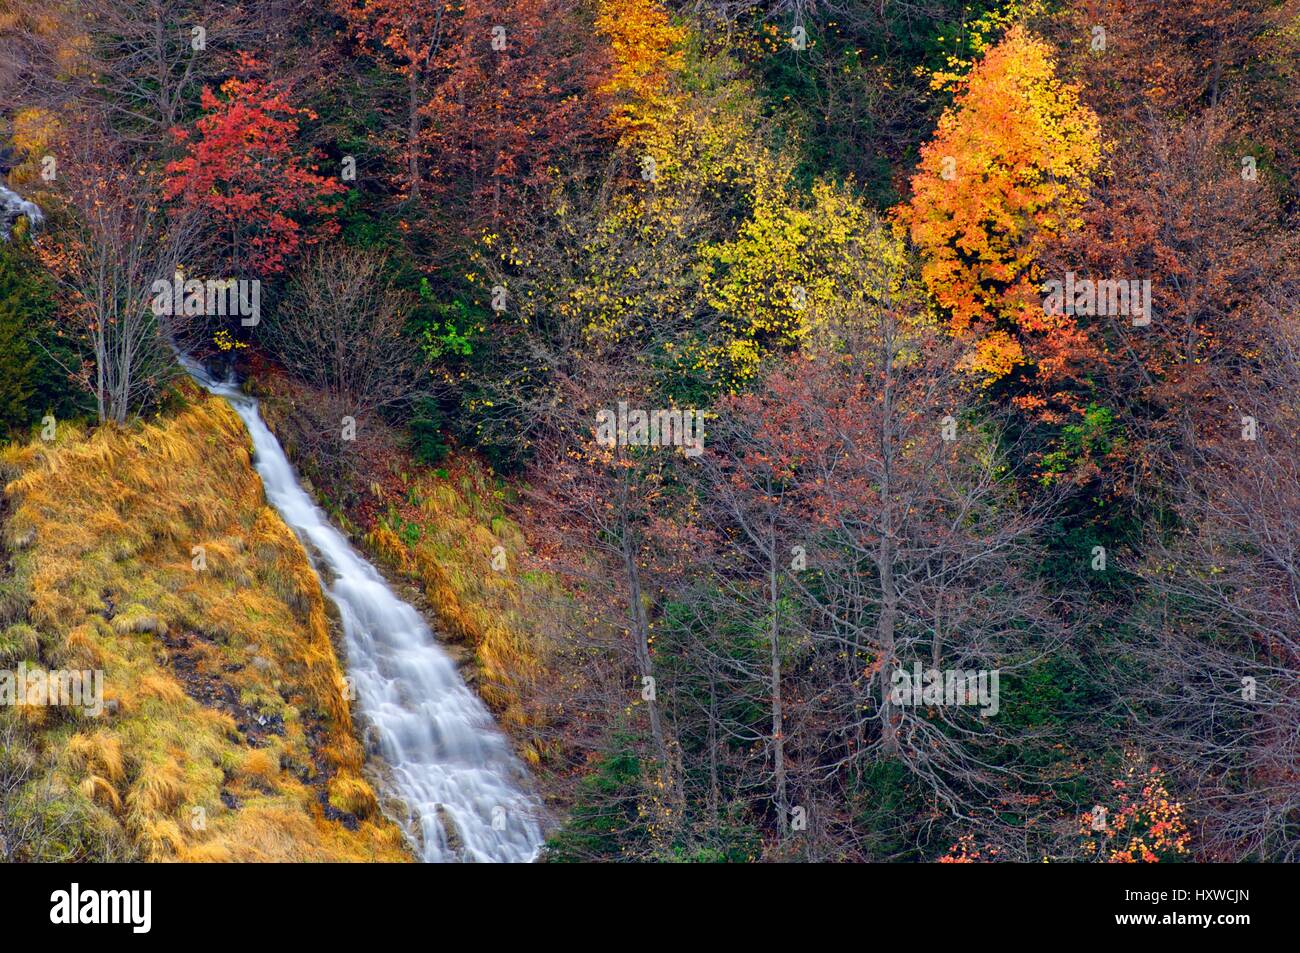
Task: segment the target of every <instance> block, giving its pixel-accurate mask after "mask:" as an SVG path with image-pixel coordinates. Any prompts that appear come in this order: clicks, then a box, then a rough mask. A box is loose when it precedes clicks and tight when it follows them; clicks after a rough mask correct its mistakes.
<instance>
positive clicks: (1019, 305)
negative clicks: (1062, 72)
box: [895, 26, 1101, 383]
mask: <svg viewBox="0 0 1300 953" xmlns="http://www.w3.org/2000/svg"><path fill="white" fill-rule="evenodd" d="M1100 153H1101V141H1100V134H1099V131H1098V122H1097V117H1096V116H1095V115H1094V114H1093V113H1092V111H1091V110H1090V109H1088V107H1087V106H1085V105H1084V104H1082V103H1081V102H1080V100H1079V90H1078V89H1077V87H1075V86H1072V85H1070V84H1067V83H1064V82H1062V81H1061V80H1060V79H1058V78H1057V76H1056V65H1055V60H1054V57H1053V55H1052V50H1051V48H1050V47H1049V46H1048V45H1047V44H1046V43H1044V42H1043V41H1042V40H1040V39H1038V38H1037V37H1035V36H1033V35H1032V34H1030V33H1029V32H1027V31H1026V30H1025V29H1024V28H1023V27H1019V26H1017V27H1013V28H1012V29H1011V30H1010V31H1008V33H1007V34H1006V36H1005V37H1004V38H1003V39H1002V41H1001V42H1000V43H998V44H997V45H996V46H994V47H992V48H990V49H989V50H988V52H987V53H986V54H985V56H984V58H983V59H982V60H981V61H980V62H979V63H977V64H976V65H975V67H974V68H973V69H972V70H971V71H970V73H969V74H968V75H967V76H966V77H965V78H964V79H962V80H960V81H959V82H958V88H957V94H956V100H955V102H954V104H953V106H952V107H951V108H949V109H948V110H947V111H946V112H945V113H944V114H943V116H942V117H941V118H940V120H939V127H938V129H937V131H936V132H935V135H934V138H933V139H932V140H931V141H930V142H929V143H928V144H927V145H926V146H925V147H923V148H922V150H921V161H920V167H919V169H918V171H917V172H916V174H915V175H914V176H913V177H912V198H911V201H910V202H909V203H907V204H905V205H902V206H899V207H898V208H897V209H896V210H895V215H896V219H897V221H898V222H899V223H900V225H901V226H903V227H904V228H905V229H906V230H907V231H908V232H909V233H910V235H911V238H912V241H913V242H914V243H915V245H916V246H917V248H918V250H919V251H920V254H921V258H922V272H921V273H922V277H923V279H924V281H925V284H926V286H927V287H928V288H929V290H930V292H931V294H932V295H933V296H934V299H935V301H936V302H937V303H938V305H939V306H940V308H941V309H942V310H943V312H944V314H945V316H946V317H947V319H948V321H949V326H950V330H951V331H952V332H953V333H954V334H957V335H962V336H967V335H968V336H970V338H971V343H972V348H971V352H970V354H969V355H968V358H967V361H966V367H967V369H969V370H971V371H973V372H975V373H976V374H979V375H981V376H982V378H983V380H984V382H985V383H992V382H993V381H996V380H999V379H1001V378H1003V377H1005V376H1006V375H1007V374H1009V373H1010V372H1011V371H1013V370H1014V369H1015V368H1016V367H1017V366H1018V365H1027V366H1033V367H1036V369H1037V370H1038V372H1039V373H1040V374H1043V375H1046V376H1049V377H1050V376H1052V375H1054V374H1055V373H1058V372H1060V371H1061V370H1062V369H1063V368H1064V367H1065V366H1067V364H1068V362H1069V361H1070V360H1071V359H1072V358H1073V357H1074V356H1076V355H1077V354H1078V352H1079V351H1080V350H1081V349H1086V347H1087V342H1086V340H1085V338H1084V337H1083V335H1082V334H1081V333H1080V331H1079V330H1078V328H1077V327H1076V326H1075V324H1074V322H1073V318H1072V317H1070V316H1068V315H1062V314H1049V313H1046V312H1047V309H1045V308H1044V307H1043V304H1042V300H1043V299H1042V294H1041V291H1040V287H1039V285H1040V282H1041V281H1042V276H1041V275H1040V274H1039V268H1038V261H1039V258H1040V257H1041V255H1042V253H1043V252H1044V251H1045V250H1046V249H1047V248H1048V247H1049V246H1050V245H1051V243H1052V242H1053V241H1055V240H1056V239H1057V237H1058V236H1060V235H1061V234H1063V233H1065V232H1067V231H1068V230H1070V229H1072V228H1074V227H1076V225H1077V220H1078V218H1079V215H1080V211H1081V209H1082V206H1083V203H1084V201H1085V199H1086V197H1087V193H1088V189H1089V186H1090V184H1091V180H1092V176H1093V174H1094V172H1095V171H1096V169H1097V167H1098V165H1099V163H1100Z"/></svg>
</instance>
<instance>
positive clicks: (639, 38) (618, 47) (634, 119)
mask: <svg viewBox="0 0 1300 953" xmlns="http://www.w3.org/2000/svg"><path fill="white" fill-rule="evenodd" d="M596 32H597V33H599V34H601V35H602V36H604V37H605V38H606V39H607V40H608V41H609V46H610V50H611V52H612V53H613V60H614V62H613V69H612V72H611V75H610V77H609V79H608V81H607V82H606V83H605V85H604V86H603V87H602V89H601V91H602V92H603V93H605V94H607V95H608V96H609V97H610V100H611V116H612V119H613V122H614V124H615V126H617V127H618V129H619V131H620V132H621V133H622V135H623V136H624V137H625V138H629V137H634V136H635V135H636V134H637V133H638V132H639V131H640V130H641V129H642V128H643V127H644V126H645V125H646V124H647V123H650V122H653V121H654V117H655V115H656V114H657V113H658V112H660V111H661V110H663V109H664V108H665V107H666V106H667V105H668V97H669V92H668V84H669V80H670V78H671V77H672V75H673V74H674V73H675V72H677V71H678V70H680V69H681V68H682V64H683V56H682V52H681V45H682V43H683V41H684V40H685V38H686V30H685V29H684V28H683V27H680V26H674V25H673V23H672V21H671V20H670V19H669V17H668V13H667V11H666V10H665V9H664V7H663V4H661V3H660V2H659V0H602V2H601V3H600V6H599V9H598V11H597V13H596Z"/></svg>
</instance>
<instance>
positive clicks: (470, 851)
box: [180, 357, 542, 862]
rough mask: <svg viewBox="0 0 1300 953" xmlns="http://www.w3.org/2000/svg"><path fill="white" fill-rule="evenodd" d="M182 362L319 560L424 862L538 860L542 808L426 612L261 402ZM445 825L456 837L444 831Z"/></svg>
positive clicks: (365, 713) (364, 712)
mask: <svg viewBox="0 0 1300 953" xmlns="http://www.w3.org/2000/svg"><path fill="white" fill-rule="evenodd" d="M180 361H181V363H182V365H183V366H184V367H185V369H186V370H187V371H189V373H190V374H191V375H192V376H193V377H194V378H195V380H197V381H198V382H199V383H200V384H202V385H203V386H204V387H205V388H207V390H208V391H210V392H211V393H213V394H216V395H218V396H220V397H224V398H225V399H226V400H227V401H229V402H230V405H231V407H233V408H234V410H235V412H236V413H237V414H239V416H240V418H241V419H242V420H243V421H244V425H245V426H246V427H247V428H248V433H249V436H250V437H251V438H252V440H253V449H254V466H255V467H256V468H257V472H258V473H259V474H260V475H261V477H262V485H263V486H264V487H265V489H266V498H267V500H268V502H270V504H271V505H272V506H273V507H275V509H276V510H277V511H279V513H280V516H281V517H282V518H283V519H284V521H285V522H286V523H287V524H288V525H289V526H290V527H291V528H292V529H293V531H294V532H295V533H297V534H298V537H299V539H301V540H303V541H304V542H305V543H307V544H308V549H309V550H311V551H312V553H313V557H314V559H315V560H316V561H317V569H318V571H319V573H320V575H321V582H322V585H323V586H324V587H325V590H326V592H328V593H329V595H330V597H331V598H332V599H333V600H334V603H335V604H336V605H337V606H338V609H339V614H340V616H341V617H342V619H343V632H344V636H345V639H346V648H347V654H348V659H347V663H348V673H349V675H350V676H351V678H352V683H353V685H354V686H355V688H356V693H357V702H358V705H359V707H360V713H361V717H362V718H363V719H364V720H365V721H367V722H368V723H369V725H370V726H371V728H372V729H373V731H374V733H375V735H376V736H377V739H378V742H379V749H380V755H381V756H382V757H383V759H384V761H385V762H386V763H387V765H388V767H389V769H390V773H391V776H392V785H393V790H392V791H391V792H390V793H392V794H393V795H394V796H396V797H397V798H399V799H400V800H401V801H402V802H404V803H405V805H406V807H407V809H408V810H409V811H410V814H411V817H410V819H408V821H407V828H408V831H411V832H412V833H417V834H418V835H419V836H418V838H417V839H418V840H419V841H420V842H422V844H423V853H424V859H425V860H427V861H433V862H439V861H454V860H469V861H507V862H511V861H513V862H524V861H530V860H533V859H534V858H535V857H536V856H537V852H538V850H539V848H540V846H541V843H542V833H541V825H540V823H539V816H540V807H539V805H538V803H537V801H536V800H535V799H534V798H533V797H532V796H531V795H529V794H528V793H527V792H526V786H527V782H528V778H527V774H526V772H525V771H524V768H523V766H522V765H521V764H520V763H519V761H518V759H516V758H515V757H514V755H513V753H512V752H511V751H510V747H509V745H508V744H507V742H506V739H505V736H504V735H502V734H501V732H500V731H499V730H498V729H497V727H496V725H495V724H494V723H493V721H492V716H491V714H490V713H489V712H488V710H487V707H486V706H485V705H484V704H483V702H482V701H480V700H479V698H478V697H477V696H476V695H475V694H474V693H473V692H471V691H470V690H469V688H467V687H466V685H465V683H464V682H462V681H461V679H460V676H459V675H458V674H457V672H456V667H455V665H454V664H453V663H452V661H451V658H450V657H449V656H448V655H447V653H446V652H444V651H443V650H442V649H441V648H440V647H439V646H438V644H437V643H436V642H435V641H434V638H433V633H432V632H430V631H429V627H428V626H427V625H425V623H424V620H423V619H422V618H421V617H420V614H419V613H418V612H416V611H415V610H414V609H413V608H411V607H410V606H409V605H407V604H406V603H405V602H403V601H402V600H401V599H399V598H397V596H396V595H394V594H393V592H392V590H390V589H389V588H388V586H387V584H385V582H384V580H383V578H382V577H381V576H380V575H379V573H378V571H377V570H376V569H375V568H374V567H373V566H371V565H370V564H369V563H368V562H366V561H365V560H364V559H362V558H361V556H360V555H358V554H357V552H356V550H354V549H353V548H352V546H351V545H350V544H349V543H348V541H347V539H345V538H344V536H343V534H342V533H340V532H339V531H338V530H337V529H335V528H334V527H333V526H332V525H330V522H329V520H328V519H327V518H326V516H325V514H324V513H323V512H321V510H320V509H319V507H317V506H316V505H315V504H314V503H313V502H312V500H311V498H310V497H309V496H308V495H307V493H306V491H305V490H303V488H302V487H301V486H300V485H299V484H298V480H297V477H296V476H295V475H294V472H293V467H292V466H291V465H290V463H289V460H288V458H287V457H286V456H285V454H284V450H283V448H281V446H280V443H279V441H278V440H276V439H275V436H274V435H273V434H272V433H271V431H270V429H269V428H268V427H267V426H266V424H265V423H264V422H263V421H262V418H261V415H260V414H259V413H258V409H257V401H255V400H254V399H253V398H251V397H249V396H248V395H246V394H244V393H242V392H241V391H240V390H239V389H238V388H237V387H236V386H235V385H233V384H229V383H218V382H216V381H214V380H213V379H212V378H211V377H210V376H209V375H208V374H207V373H206V372H205V371H204V369H203V368H202V367H200V366H199V365H197V364H196V363H194V362H193V361H191V360H189V359H187V358H185V357H180ZM448 819H449V821H450V824H451V825H452V826H453V827H454V828H455V837H454V838H453V837H450V836H449V832H448V831H447V830H446V828H445V826H444V825H445V823H446V822H447V820H448ZM398 820H401V819H398ZM411 825H416V826H417V829H416V830H414V831H412V830H411ZM456 840H458V841H459V842H460V850H459V852H458V851H457V850H456V849H455V847H454V846H453V845H454V842H455V841H456Z"/></svg>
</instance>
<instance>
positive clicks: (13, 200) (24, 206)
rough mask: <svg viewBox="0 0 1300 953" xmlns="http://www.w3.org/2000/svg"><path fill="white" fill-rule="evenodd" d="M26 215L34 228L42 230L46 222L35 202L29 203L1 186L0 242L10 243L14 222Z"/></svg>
mask: <svg viewBox="0 0 1300 953" xmlns="http://www.w3.org/2000/svg"><path fill="white" fill-rule="evenodd" d="M24 215H26V216H27V221H28V223H29V224H30V225H31V227H32V228H40V226H41V223H42V222H44V221H45V216H44V215H43V214H42V213H41V210H40V208H38V207H37V205H36V203H35V202H29V201H27V200H26V199H25V198H23V197H22V196H21V195H19V194H18V193H17V192H14V191H13V190H12V189H9V188H6V187H5V186H4V185H0V241H3V242H7V241H9V236H10V234H11V233H12V232H13V227H14V222H16V221H18V219H19V218H21V217H22V216H24Z"/></svg>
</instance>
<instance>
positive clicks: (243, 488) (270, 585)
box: [0, 389, 409, 861]
mask: <svg viewBox="0 0 1300 953" xmlns="http://www.w3.org/2000/svg"><path fill="white" fill-rule="evenodd" d="M186 397H187V399H188V401H189V403H188V404H187V405H186V406H185V407H184V408H183V409H181V410H179V411H178V412H176V413H174V414H172V415H170V416H169V417H167V418H166V419H163V420H161V421H159V422H157V423H153V424H148V425H137V426H135V427H132V428H129V429H116V428H101V429H99V430H97V431H95V432H93V433H86V432H83V431H79V430H77V429H75V428H72V427H64V428H61V429H60V431H59V433H58V437H57V439H56V440H55V441H52V442H50V443H45V442H42V441H40V440H36V441H34V442H32V443H31V444H30V445H28V446H25V447H16V448H10V449H9V450H6V451H4V453H3V454H0V472H3V473H5V474H7V475H11V476H12V477H13V478H12V479H11V480H10V482H9V484H8V486H7V487H6V488H5V494H6V496H7V498H8V503H9V508H10V511H11V512H10V515H9V518H8V520H7V521H6V523H5V526H4V542H5V545H6V547H7V548H8V550H9V551H10V552H11V553H12V554H13V559H14V563H13V572H12V574H11V576H10V577H9V578H8V579H6V580H5V584H6V586H7V588H6V589H5V590H4V591H3V592H0V662H3V663H4V664H6V665H8V664H13V663H16V662H18V661H23V660H26V661H28V663H29V665H34V664H40V665H42V666H44V667H46V668H52V667H75V668H88V667H89V668H94V667H98V668H102V670H103V672H104V694H105V698H106V700H108V703H109V709H110V710H108V711H106V712H105V713H104V714H103V715H101V716H99V717H92V716H90V715H89V714H85V713H81V712H79V711H75V710H69V709H58V710H50V709H47V710H45V711H38V712H35V713H32V712H18V713H14V712H10V713H4V714H3V717H6V718H13V717H19V716H21V717H23V718H24V719H25V720H26V721H27V723H28V725H29V730H30V738H31V742H32V747H33V749H34V750H35V751H36V752H37V753H38V754H39V760H40V763H41V766H42V771H43V776H44V778H47V779H49V780H50V781H52V782H53V784H54V786H55V788H56V789H57V790H59V791H61V792H64V793H63V795H62V797H61V799H60V803H59V805H58V806H57V808H56V807H51V810H54V809H58V810H61V811H72V812H74V813H75V815H76V816H77V817H78V818H80V819H81V820H80V821H79V823H80V824H81V826H82V828H84V829H85V831H86V832H87V833H86V841H87V843H89V842H90V841H92V840H93V838H92V837H91V835H90V832H91V831H92V830H93V831H97V832H100V833H101V834H102V832H103V831H105V830H109V831H110V832H111V831H113V830H118V831H119V832H120V835H121V837H120V839H121V840H123V841H124V842H125V843H127V844H129V845H130V850H131V852H132V855H133V856H137V857H140V858H143V859H150V860H176V859H179V860H221V861H225V860H232V861H238V860H320V861H328V860H368V859H383V860H398V859H407V858H408V857H409V855H408V853H407V850H406V848H405V846H404V844H403V840H402V837H401V834H400V832H399V831H398V829H397V828H396V827H395V826H394V825H393V824H391V823H390V822H388V821H387V820H386V819H384V818H383V817H382V815H380V814H379V812H378V810H377V806H376V804H377V802H376V798H375V793H374V791H373V790H371V788H370V785H369V784H368V782H366V781H365V780H364V778H363V774H362V768H363V753H362V749H361V747H360V745H359V743H358V742H357V740H356V738H355V736H354V734H353V730H352V720H351V714H350V711H349V708H348V703H347V699H346V696H345V694H344V690H343V686H344V683H343V678H342V671H341V670H340V666H339V662H338V658H337V655H336V653H335V648H334V645H333V643H332V641H331V629H330V617H329V615H328V610H327V604H326V602H325V599H324V597H323V595H322V593H321V590H320V586H319V584H318V583H317V580H316V577H315V575H314V574H313V572H312V570H311V567H310V565H309V564H308V562H307V558H306V554H305V553H304V551H303V549H302V546H301V545H300V544H299V542H298V540H297V539H296V537H295V536H294V535H293V533H292V532H291V531H290V530H289V529H288V528H287V527H286V526H285V525H284V523H283V522H282V521H281V520H280V519H279V517H278V516H277V515H276V514H275V512H274V511H273V510H271V509H270V508H269V507H268V506H267V505H266V504H265V501H264V499H263V494H262V487H261V482H260V480H259V479H258V477H257V475H256V473H255V472H254V470H253V469H252V466H251V458H250V449H249V443H248V439H247V435H246V433H245V432H244V429H243V425H242V424H241V423H240V421H239V419H238V417H236V416H235V414H234V413H233V412H232V411H231V410H230V408H229V407H228V406H227V405H226V404H225V402H224V401H221V400H217V399H212V398H208V397H206V395H203V394H200V393H199V392H197V391H196V390H192V389H187V392H186ZM196 547H202V549H201V550H199V549H197V548H196ZM199 553H201V554H202V559H203V561H204V562H205V563H206V568H204V569H196V568H194V564H195V563H196V562H198V561H199V556H198V555H197V554H199ZM178 640H180V641H178ZM232 698H233V699H234V701H233V702H232V701H231V699H232ZM259 716H263V717H264V718H265V719H266V720H267V724H268V725H269V726H271V727H270V728H267V729H265V730H258V725H257V724H256V723H255V722H256V719H257V718H258V717H259ZM240 725H242V729H241V727H238V726H240ZM303 778H305V779H306V780H305V781H304V780H302V779H303ZM223 795H224V796H225V797H224V799H223ZM326 796H327V797H328V799H329V801H330V802H333V803H334V806H336V807H340V808H341V809H343V810H347V811H350V812H352V813H355V814H356V815H357V817H358V819H359V823H358V824H357V825H356V830H352V831H350V830H348V829H347V827H346V826H345V825H344V824H342V823H340V822H338V821H331V820H327V819H326V818H325V816H324V801H325V799H326ZM232 803H233V804H234V805H235V806H233V807H232V806H228V805H229V804H232ZM89 852H90V848H86V850H85V851H82V852H81V853H80V854H79V853H78V849H77V848H76V847H75V846H74V847H72V848H69V851H68V853H69V855H71V856H87V855H88V853H89Z"/></svg>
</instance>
